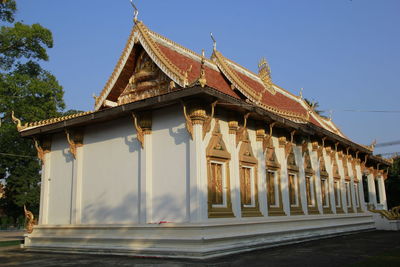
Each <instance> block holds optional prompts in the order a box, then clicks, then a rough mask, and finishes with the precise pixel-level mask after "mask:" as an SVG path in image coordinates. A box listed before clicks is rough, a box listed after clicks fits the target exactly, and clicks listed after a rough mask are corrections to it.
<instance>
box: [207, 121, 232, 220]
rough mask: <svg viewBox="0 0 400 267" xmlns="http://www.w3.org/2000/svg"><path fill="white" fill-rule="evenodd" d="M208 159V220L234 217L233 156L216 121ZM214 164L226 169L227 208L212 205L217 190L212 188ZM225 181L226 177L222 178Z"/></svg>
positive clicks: (208, 150)
mask: <svg viewBox="0 0 400 267" xmlns="http://www.w3.org/2000/svg"><path fill="white" fill-rule="evenodd" d="M206 159H207V208H208V218H230V217H234V214H233V211H232V198H231V186H230V175H229V172H230V168H229V162H230V160H231V155H230V153H229V152H228V151H227V149H226V145H225V142H224V140H223V138H222V133H221V131H220V126H219V121H218V119H216V120H215V126H214V130H213V132H212V136H211V139H210V141H209V143H208V146H207V149H206ZM212 162H217V163H220V164H222V166H223V167H225V180H226V185H225V187H226V196H225V198H226V207H215V206H213V205H214V204H213V203H212V200H213V197H214V194H216V190H215V188H212V184H213V181H212V171H211V164H212ZM222 179H224V177H222Z"/></svg>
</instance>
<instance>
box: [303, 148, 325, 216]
mask: <svg viewBox="0 0 400 267" xmlns="http://www.w3.org/2000/svg"><path fill="white" fill-rule="evenodd" d="M307 149H308V150H309V152H310V159H311V166H312V168H313V170H314V186H315V191H314V192H315V201H316V202H317V206H318V211H319V213H320V214H323V207H322V193H321V176H320V173H319V170H320V166H319V164H320V163H319V158H318V152H317V151H313V149H312V144H311V143H309V144H308V147H307ZM322 157H323V155H322Z"/></svg>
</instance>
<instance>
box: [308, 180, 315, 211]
mask: <svg viewBox="0 0 400 267" xmlns="http://www.w3.org/2000/svg"><path fill="white" fill-rule="evenodd" d="M306 192H307V205H308V206H309V207H315V206H316V203H315V190H314V176H306Z"/></svg>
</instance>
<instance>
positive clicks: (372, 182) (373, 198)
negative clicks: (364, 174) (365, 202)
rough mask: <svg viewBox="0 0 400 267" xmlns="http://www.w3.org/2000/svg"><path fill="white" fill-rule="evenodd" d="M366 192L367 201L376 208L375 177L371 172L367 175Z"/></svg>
mask: <svg viewBox="0 0 400 267" xmlns="http://www.w3.org/2000/svg"><path fill="white" fill-rule="evenodd" d="M368 193H369V203H370V204H373V205H374V207H375V209H376V208H377V204H378V203H377V199H376V188H375V177H374V175H373V174H372V173H371V174H369V175H368Z"/></svg>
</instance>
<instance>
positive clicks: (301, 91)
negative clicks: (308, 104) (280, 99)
mask: <svg viewBox="0 0 400 267" xmlns="http://www.w3.org/2000/svg"><path fill="white" fill-rule="evenodd" d="M303 90H304V88H303V87H302V88H300V98H301V99H303Z"/></svg>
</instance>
